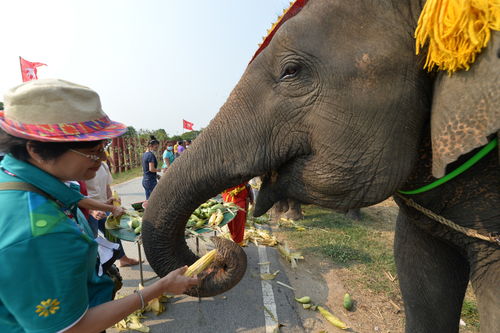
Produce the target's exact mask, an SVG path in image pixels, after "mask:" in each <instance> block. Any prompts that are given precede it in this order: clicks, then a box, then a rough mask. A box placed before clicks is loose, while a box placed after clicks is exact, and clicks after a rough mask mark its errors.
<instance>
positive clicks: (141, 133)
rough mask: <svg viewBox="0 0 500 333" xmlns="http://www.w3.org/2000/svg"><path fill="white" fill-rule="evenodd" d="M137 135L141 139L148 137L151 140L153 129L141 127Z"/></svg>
mask: <svg viewBox="0 0 500 333" xmlns="http://www.w3.org/2000/svg"><path fill="white" fill-rule="evenodd" d="M137 135H138V136H139V137H140V138H141V139H146V140H148V141H149V140H150V139H151V135H153V132H152V131H151V130H148V129H144V128H141V129H139V130H138V131H137Z"/></svg>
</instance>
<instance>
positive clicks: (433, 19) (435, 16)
mask: <svg viewBox="0 0 500 333" xmlns="http://www.w3.org/2000/svg"><path fill="white" fill-rule="evenodd" d="M490 30H500V0H427V2H426V3H425V6H424V9H423V10H422V13H421V14H420V18H419V20H418V26H417V29H416V30H415V38H416V52H417V54H419V52H420V49H421V48H423V47H425V45H426V44H427V43H428V44H429V47H428V53H427V60H426V62H425V66H424V68H427V70H429V71H431V70H433V69H434V67H437V68H438V69H440V70H446V71H448V74H452V73H453V72H455V71H457V70H460V69H465V70H469V68H470V65H471V64H472V63H474V61H475V60H476V55H477V54H478V53H480V52H481V50H482V49H483V48H484V47H486V45H487V44H488V41H489V40H490V37H491V31H490Z"/></svg>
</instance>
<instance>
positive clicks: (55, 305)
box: [36, 298, 60, 317]
mask: <svg viewBox="0 0 500 333" xmlns="http://www.w3.org/2000/svg"><path fill="white" fill-rule="evenodd" d="M59 308H60V307H59V301H58V300H57V298H55V299H52V298H49V299H47V300H46V301H42V302H41V303H40V304H39V305H37V306H36V313H38V315H39V316H40V317H42V316H43V317H47V316H48V315H51V314H54V313H56V312H57V310H59Z"/></svg>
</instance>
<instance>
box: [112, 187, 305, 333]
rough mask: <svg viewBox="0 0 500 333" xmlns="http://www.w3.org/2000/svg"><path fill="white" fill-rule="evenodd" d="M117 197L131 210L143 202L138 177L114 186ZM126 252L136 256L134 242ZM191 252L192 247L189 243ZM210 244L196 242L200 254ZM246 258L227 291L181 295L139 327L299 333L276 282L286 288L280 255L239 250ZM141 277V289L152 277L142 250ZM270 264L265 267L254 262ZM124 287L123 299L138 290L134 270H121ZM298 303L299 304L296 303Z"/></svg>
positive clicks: (293, 309) (289, 301) (288, 293)
mask: <svg viewBox="0 0 500 333" xmlns="http://www.w3.org/2000/svg"><path fill="white" fill-rule="evenodd" d="M113 188H114V189H115V190H116V191H117V192H118V194H119V195H120V197H121V199H122V204H123V206H125V207H127V208H131V207H130V204H132V203H134V202H139V201H143V200H144V199H145V195H144V189H143V188H142V185H141V178H136V179H133V180H131V181H128V182H126V183H123V184H119V185H116V186H113ZM123 243H124V248H125V252H126V254H127V255H128V256H129V257H132V258H138V246H137V243H133V242H123ZM188 244H189V245H190V247H191V249H193V251H194V250H195V243H194V241H193V240H188ZM211 248H212V244H211V243H210V242H208V243H205V242H200V252H201V253H202V254H203V253H205V251H206V249H211ZM244 250H245V252H246V254H247V257H248V267H247V271H246V273H245V276H244V277H243V279H242V280H241V281H240V283H239V284H238V285H237V286H235V287H234V288H233V289H231V290H229V291H228V292H226V293H224V294H222V295H218V296H216V297H209V298H203V299H201V301H200V300H198V298H194V297H190V296H186V295H181V296H176V297H174V298H172V299H170V300H169V302H168V303H167V310H166V311H165V312H164V313H162V314H160V315H159V316H155V315H154V314H152V313H150V314H147V316H148V318H147V319H145V320H144V323H145V324H146V325H147V326H149V327H150V332H153V333H155V332H197V333H219V332H220V333H225V332H255V333H257V332H259V333H261V332H262V333H263V332H265V333H272V332H304V328H303V326H302V324H301V320H300V317H299V315H298V314H297V312H298V308H297V304H298V303H296V302H295V300H294V293H293V291H292V290H290V289H288V288H286V287H282V286H280V285H278V284H277V283H276V281H281V282H283V283H285V284H288V285H290V282H289V281H288V277H287V276H286V275H285V271H284V269H283V267H282V264H286V263H285V262H284V261H282V260H281V258H280V257H279V254H278V253H277V251H276V250H275V248H272V247H264V246H259V247H256V246H255V245H253V244H252V245H249V246H248V247H245V248H244ZM141 251H142V258H143V259H145V260H146V261H145V263H144V264H143V273H144V279H145V280H147V279H150V278H153V279H152V280H149V281H148V282H145V284H146V285H148V284H149V283H153V282H154V281H155V279H154V277H155V274H154V272H153V270H152V268H151V267H150V266H149V264H148V263H147V259H146V258H145V256H144V250H143V249H142V248H141ZM265 262H270V264H269V265H259V263H265ZM276 270H280V273H279V274H278V276H277V278H276V279H275V280H272V281H263V280H261V278H260V274H261V273H268V272H271V273H272V272H275V271H276ZM120 272H121V274H122V277H123V283H124V287H123V288H122V290H121V291H120V293H121V294H124V295H128V294H131V293H132V292H133V290H134V289H136V288H137V286H138V284H139V282H140V269H139V266H134V267H123V268H120ZM299 305H300V304H299ZM278 322H279V323H280V324H283V325H284V326H282V327H281V329H280V330H279V331H275V329H276V327H277V326H278ZM107 332H113V333H114V332H118V330H117V329H108V330H107Z"/></svg>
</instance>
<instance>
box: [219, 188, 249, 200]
mask: <svg viewBox="0 0 500 333" xmlns="http://www.w3.org/2000/svg"><path fill="white" fill-rule="evenodd" d="M245 188H246V186H245V184H243V185H240V186H238V187H236V188H234V189H233V190H230V191H228V190H225V191H224V192H222V193H225V194H227V195H229V197H230V198H231V199H232V200H233V201H234V198H236V196H237V195H238V194H240V192H241V191H243V190H244V189H245Z"/></svg>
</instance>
